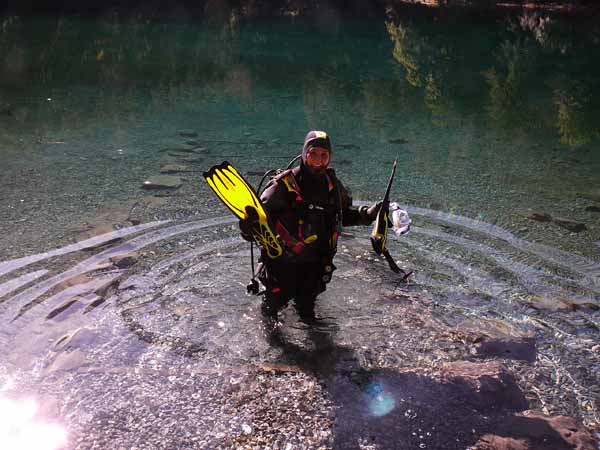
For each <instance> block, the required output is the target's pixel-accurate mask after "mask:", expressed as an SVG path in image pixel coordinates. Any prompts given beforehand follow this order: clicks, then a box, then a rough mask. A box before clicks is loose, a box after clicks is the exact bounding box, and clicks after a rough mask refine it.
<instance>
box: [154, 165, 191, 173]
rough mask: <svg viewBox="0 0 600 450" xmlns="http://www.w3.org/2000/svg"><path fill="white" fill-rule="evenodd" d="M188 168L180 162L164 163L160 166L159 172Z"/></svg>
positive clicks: (174, 171)
mask: <svg viewBox="0 0 600 450" xmlns="http://www.w3.org/2000/svg"><path fill="white" fill-rule="evenodd" d="M189 171H190V168H189V167H188V166H184V165H182V164H165V165H164V166H162V167H161V168H160V173H178V172H189Z"/></svg>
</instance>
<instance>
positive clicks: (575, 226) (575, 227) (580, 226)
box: [552, 217, 587, 233]
mask: <svg viewBox="0 0 600 450" xmlns="http://www.w3.org/2000/svg"><path fill="white" fill-rule="evenodd" d="M552 222H553V223H555V224H556V225H558V226H559V227H562V228H565V229H567V230H569V231H572V232H573V233H579V232H581V231H585V230H587V227H586V226H585V224H584V223H581V222H577V221H576V220H572V219H567V218H565V217H554V218H552Z"/></svg>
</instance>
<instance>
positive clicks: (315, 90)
mask: <svg viewBox="0 0 600 450" xmlns="http://www.w3.org/2000/svg"><path fill="white" fill-rule="evenodd" d="M209 3H210V2H207V3H206V5H208V4H209ZM206 5H205V4H203V9H202V11H199V12H198V14H197V15H196V14H193V13H189V14H188V13H186V11H185V10H184V9H179V10H178V12H177V14H174V15H172V16H170V17H166V16H161V15H158V14H156V10H155V11H154V12H152V11H150V12H148V8H150V7H151V6H152V5H151V4H146V9H144V10H143V11H142V12H139V13H132V12H131V11H134V10H133V9H132V10H128V11H127V13H123V12H119V11H117V10H114V9H110V10H108V9H107V10H106V11H105V12H104V13H102V14H99V13H97V12H94V14H81V13H72V14H68V15H63V14H38V15H19V14H18V13H17V12H11V13H10V14H5V15H3V16H1V17H0V168H1V172H0V173H1V175H0V194H1V195H0V349H1V352H0V413H1V414H4V415H1V414H0V416H1V417H10V416H11V414H15V415H16V414H21V413H22V414H24V415H23V417H25V416H26V419H24V420H23V421H22V422H20V423H19V424H17V425H18V426H17V425H15V428H14V429H13V432H12V433H13V434H12V435H10V438H11V439H13V441H10V442H19V441H18V439H26V436H28V435H29V436H31V435H38V436H45V441H46V447H43V448H53V449H54V448H69V449H71V448H86V449H88V448H120V447H124V448H134V447H138V448H211V449H212V448H259V447H260V446H265V445H270V446H271V447H272V448H285V449H288V448H289V449H292V448H336V449H337V448H340V449H341V448H368V449H383V448H407V449H408V448H411V449H412V448H436V449H446V448H448V449H450V448H453V449H465V448H470V446H475V445H480V443H481V442H482V441H481V440H482V439H484V437H485V436H487V435H489V434H490V433H493V432H494V430H504V431H502V433H504V434H501V436H504V437H513V438H515V439H517V438H519V437H520V438H522V437H523V433H525V432H521V431H518V432H515V431H514V429H512V428H511V427H509V426H508V425H507V423H508V422H507V417H509V418H512V419H510V420H512V421H513V422H514V423H513V422H510V421H509V422H510V423H512V425H511V426H513V425H514V426H515V427H516V426H517V425H519V424H520V425H523V426H525V425H526V424H529V425H531V424H532V423H537V425H538V428H536V429H539V427H542V428H544V427H546V426H547V425H546V422H542V419H541V418H540V417H541V416H540V417H538V416H536V415H533V416H531V415H527V414H528V413H527V414H525V411H527V410H536V411H538V412H539V414H541V415H542V416H543V415H546V416H553V417H554V416H557V415H565V416H569V417H572V418H574V420H576V421H577V423H579V424H583V426H584V427H587V429H588V430H594V428H595V427H597V426H598V423H600V420H599V415H598V414H599V413H598V401H599V400H598V399H599V397H600V391H598V386H600V379H599V375H598V374H599V373H600V175H599V174H600V147H599V145H600V122H598V117H599V115H600V26H599V25H598V23H599V22H598V21H597V20H595V19H594V17H595V16H594V14H593V13H591V12H590V13H589V14H581V13H575V12H573V11H571V12H569V13H568V14H565V13H564V12H560V11H556V10H548V9H542V10H533V9H520V8H519V9H517V8H498V9H493V10H489V9H477V10H471V9H465V8H460V9H453V8H423V7H415V6H411V7H407V8H400V7H394V8H390V9H388V10H384V11H383V12H381V10H380V9H375V10H374V12H373V11H371V12H369V11H367V10H365V11H364V13H363V14H362V15H360V16H357V14H355V13H353V14H345V13H343V12H341V11H342V10H340V9H336V8H326V9H323V10H321V13H320V14H316V15H310V14H307V15H303V14H300V12H296V13H294V11H297V9H294V8H292V7H291V6H290V5H288V7H289V8H288V10H286V11H290V13H289V14H283V13H282V10H281V9H279V10H278V11H279V13H278V14H277V17H275V15H274V14H266V13H265V14H259V13H258V12H257V13H256V14H254V15H252V14H250V13H249V12H248V11H249V10H248V9H247V8H246V9H244V8H233V9H232V8H229V9H227V8H225V7H223V5H221V6H220V7H218V8H216V7H215V9H213V10H210V9H207V8H208V7H207V6H206ZM256 5H260V3H259V2H257V3H256ZM157 8H158V7H157ZM357 8H358V6H357ZM259 9H260V8H259ZM211 11H212V12H211ZM298 11H301V10H298ZM353 11H354V12H356V11H358V9H356V11H355V10H353ZM309 129H324V130H327V131H328V132H329V134H330V136H331V138H332V142H333V161H332V163H333V166H334V167H335V168H336V172H337V174H338V175H339V177H340V178H341V179H342V180H343V181H344V183H345V184H346V185H347V186H349V187H350V188H351V189H352V192H353V197H354V199H355V200H356V203H357V204H361V202H366V203H367V204H369V203H370V202H372V201H374V200H376V199H378V198H380V197H381V195H382V191H383V189H384V184H385V181H386V180H387V177H388V175H389V171H390V168H391V163H392V161H393V160H394V159H397V160H398V172H397V175H396V181H395V184H394V187H393V191H392V197H393V200H395V201H397V202H399V203H401V204H402V205H403V206H405V207H406V209H407V211H408V212H409V214H410V215H411V217H412V219H413V227H412V230H411V232H410V233H409V234H408V235H406V236H402V237H398V238H396V237H395V236H394V237H393V239H391V240H390V243H389V246H390V251H391V253H392V254H393V255H394V256H395V257H396V258H398V260H399V262H400V264H401V265H402V266H404V267H409V268H411V269H413V270H414V271H415V274H414V276H413V277H412V279H411V281H410V283H408V284H402V283H400V282H399V280H398V279H397V278H395V277H394V274H392V273H391V272H389V269H388V268H387V266H386V264H385V262H384V261H382V260H379V259H378V258H377V257H376V256H375V255H374V254H373V253H372V251H371V249H370V243H369V240H368V237H369V233H370V230H369V229H368V227H357V228H348V229H346V230H345V233H344V235H343V236H342V239H341V243H340V250H339V254H338V256H337V259H336V265H337V266H338V271H337V272H336V273H335V276H334V280H333V282H332V283H331V285H330V286H329V288H328V290H327V292H326V293H325V294H323V295H322V296H321V297H322V298H321V299H320V301H319V303H318V306H317V314H318V315H319V316H320V317H322V318H324V320H323V322H322V323H321V324H320V325H319V326H317V327H307V326H306V325H304V324H302V323H300V322H299V321H298V318H297V317H296V315H295V313H294V311H293V310H291V309H290V310H286V311H285V313H284V315H283V318H282V319H283V325H282V327H281V328H279V329H277V330H275V331H273V330H270V329H268V328H265V327H264V326H263V323H262V320H261V316H260V312H259V309H260V302H259V300H258V299H257V298H255V297H251V296H246V295H245V285H246V283H247V281H248V277H249V272H250V269H249V253H250V252H249V250H248V246H247V244H246V243H244V242H243V241H241V239H240V238H238V237H237V236H236V234H237V227H236V224H235V221H234V220H233V218H232V217H228V216H226V214H227V212H226V211H225V209H224V208H223V207H222V205H221V204H220V203H219V202H218V200H217V199H216V198H215V197H214V195H213V194H212V193H211V192H210V191H209V190H208V189H207V187H206V186H205V184H204V182H203V180H202V177H201V173H202V172H203V171H204V170H207V169H208V168H209V167H210V166H212V165H214V164H218V163H220V162H221V161H223V160H228V161H230V162H232V163H233V164H234V165H235V166H236V167H237V168H238V169H239V170H240V171H241V172H242V173H244V174H246V175H247V176H248V179H249V180H250V181H251V182H252V183H254V184H255V185H257V184H258V181H259V180H260V177H261V174H262V173H264V172H265V171H266V170H268V169H271V168H274V167H283V166H285V165H286V164H287V163H288V161H290V160H291V159H292V158H293V157H294V156H296V155H297V154H298V152H299V150H300V147H301V142H302V139H303V137H304V134H305V133H306V131H307V130H309ZM158 175H161V176H168V177H170V178H168V179H165V178H161V179H158V180H156V179H154V178H155V177H156V176H158ZM149 180H152V181H153V182H154V183H158V184H163V186H162V188H161V189H156V190H149V189H147V187H148V186H147V185H146V186H145V187H146V188H144V182H146V181H149ZM470 364H471V365H472V366H471V365H470ZM481 364H483V365H484V366H481ZM496 364H501V367H502V368H501V369H500V368H499V367H500V366H496ZM465 367H466V369H465ZM472 367H477V369H473V368H472ZM482 367H483V368H482ZM476 370H483V374H484V375H483V376H484V378H485V377H487V378H485V379H498V380H502V382H501V383H500V385H501V386H502V387H501V388H498V387H493V386H492V387H491V388H490V387H489V385H487V384H486V385H485V386H487V387H486V389H488V388H489V389H490V391H489V392H488V391H486V390H485V389H484V390H483V391H481V389H479V388H476V387H473V385H471V384H469V383H470V382H469V381H464V380H465V379H466V380H469V379H473V377H474V375H472V372H469V371H476ZM461 371H466V372H468V373H471V375H469V376H470V377H471V378H469V376H467V377H466V378H460V379H461V380H462V381H456V380H457V379H459V377H458V375H457V374H458V373H463V372H461ZM463 375H464V373H463ZM448 380H454V381H451V382H449V381H448ZM494 389H500V390H499V391H495V390H494ZM482 392H483V393H482ZM125 393H126V395H125ZM496 394H498V395H497V396H496ZM32 399H35V402H37V404H38V406H39V410H38V412H37V413H31V411H32V410H33V409H34V406H33V403H32V402H33V401H34V400H32ZM165 399H168V401H164V400H165ZM27 402H29V403H27ZM273 405H276V407H274V408H273V407H272V406H273ZM490 405H493V406H490ZM23 408H25V410H24V409H23ZM6 411H9V412H6ZM19 411H20V412H19ZM23 411H25V412H23ZM28 411H29V412H28ZM448 411H453V412H452V413H450V412H448ZM517 413H519V414H520V413H523V414H525V415H518V414H517ZM515 414H517V415H515ZM19 417H21V416H19ZM0 422H1V421H0ZM183 424H187V425H185V426H184V425H183ZM300 424H303V426H300ZM515 424H516V425H515ZM21 425H22V426H21ZM520 425H519V426H520ZM509 428H510V430H509ZM517 428H518V427H517ZM525 428H526V427H525ZM534 428H535V427H534ZM544 429H545V428H544ZM596 429H597V428H596ZM2 430H3V428H2V427H1V426H0V432H2ZM15 430H18V431H15ZM31 430H37V431H38V433H35V432H34V433H32V432H31ZM511 430H512V431H511ZM547 431H548V434H547V436H548V439H550V440H551V442H553V444H552V447H551V448H556V449H558V448H569V445H570V443H571V442H572V441H569V439H570V438H569V437H565V436H564V435H563V434H561V433H559V432H557V431H556V429H555V428H548V430H547ZM19 433H21V434H19ZM44 433H46V434H44ZM515 433H516V434H515ZM519 433H521V434H519ZM573 433H574V432H573ZM575 434H577V433H575ZM525 435H526V433H525ZM398 436H401V437H402V439H399V437H398ZM577 436H579V435H578V434H577ZM531 439H534V437H533V438H531ZM573 439H574V438H573ZM534 440H535V439H534ZM42 441H44V439H41V440H40V442H42ZM52 442H54V443H56V445H53V446H52V445H50V443H52ZM531 442H533V441H530V443H531ZM31 445H34V444H31ZM35 445H38V446H37V447H35ZM35 445H34V448H42V447H40V445H41V444H39V442H37V444H35ZM532 445H533V444H532ZM271 447H270V448H271ZM261 448H262V447H261ZM477 448H479V447H477ZM532 448H536V447H535V445H534V446H533V447H532ZM539 448H542V447H539ZM580 448H592V447H589V446H587V447H586V446H585V445H582V446H581V447H580Z"/></svg>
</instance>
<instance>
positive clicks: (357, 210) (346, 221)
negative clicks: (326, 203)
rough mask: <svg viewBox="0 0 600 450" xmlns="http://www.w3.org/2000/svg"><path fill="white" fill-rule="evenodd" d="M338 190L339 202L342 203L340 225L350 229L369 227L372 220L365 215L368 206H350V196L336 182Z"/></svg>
mask: <svg viewBox="0 0 600 450" xmlns="http://www.w3.org/2000/svg"><path fill="white" fill-rule="evenodd" d="M337 184H338V189H339V192H340V200H341V203H342V225H343V226H345V227H351V226H355V225H370V224H371V223H373V219H372V218H370V217H369V216H368V214H367V209H369V207H368V206H360V207H356V206H352V194H351V192H350V191H349V190H348V189H347V188H346V187H345V186H344V185H343V184H342V182H341V181H340V180H339V178H338V180H337Z"/></svg>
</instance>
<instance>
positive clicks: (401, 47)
mask: <svg viewBox="0 0 600 450" xmlns="http://www.w3.org/2000/svg"><path fill="white" fill-rule="evenodd" d="M385 26H386V28H387V31H388V33H389V35H390V39H391V40H392V42H393V43H394V51H393V55H394V59H395V60H396V61H398V62H399V63H400V64H401V65H402V67H404V68H405V69H406V80H407V81H408V82H409V83H410V84H411V85H412V86H414V87H419V86H421V84H422V83H421V77H420V75H419V66H418V65H417V58H418V56H419V52H420V47H419V46H418V45H416V44H417V42H416V41H417V39H416V38H415V37H414V36H411V35H410V31H409V29H408V27H404V26H403V25H402V24H399V25H397V26H396V25H394V23H392V22H386V23H385ZM411 44H412V48H411Z"/></svg>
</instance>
